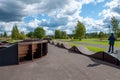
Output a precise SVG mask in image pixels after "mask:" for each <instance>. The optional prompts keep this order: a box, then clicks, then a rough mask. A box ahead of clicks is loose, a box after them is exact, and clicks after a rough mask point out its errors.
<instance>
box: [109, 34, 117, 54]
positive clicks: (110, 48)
mask: <svg viewBox="0 0 120 80" xmlns="http://www.w3.org/2000/svg"><path fill="white" fill-rule="evenodd" d="M108 40H109V50H108V52H111V53H114V43H115V40H116V38H115V36H114V34H113V33H111V35H110V36H109V38H108Z"/></svg>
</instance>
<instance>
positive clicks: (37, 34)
mask: <svg viewBox="0 0 120 80" xmlns="http://www.w3.org/2000/svg"><path fill="white" fill-rule="evenodd" d="M34 37H35V38H40V39H41V38H44V37H45V30H44V29H43V28H42V27H37V28H36V29H35V30H34Z"/></svg>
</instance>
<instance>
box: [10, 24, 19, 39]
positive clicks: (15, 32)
mask: <svg viewBox="0 0 120 80" xmlns="http://www.w3.org/2000/svg"><path fill="white" fill-rule="evenodd" d="M11 37H12V39H19V30H18V28H17V25H15V26H13V29H12V34H11Z"/></svg>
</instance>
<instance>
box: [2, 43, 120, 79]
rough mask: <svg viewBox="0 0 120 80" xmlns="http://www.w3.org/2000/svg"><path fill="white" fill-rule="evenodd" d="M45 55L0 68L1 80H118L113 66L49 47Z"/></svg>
mask: <svg viewBox="0 0 120 80" xmlns="http://www.w3.org/2000/svg"><path fill="white" fill-rule="evenodd" d="M48 49H49V50H48V55H47V56H45V57H43V58H41V59H38V60H35V61H33V62H28V63H24V64H20V65H12V66H4V67H0V80H120V69H118V68H116V66H114V65H112V64H109V63H106V62H103V61H99V60H96V59H93V58H89V57H86V56H83V55H80V54H75V53H73V52H69V51H68V50H65V49H61V48H58V47H55V46H54V45H48Z"/></svg>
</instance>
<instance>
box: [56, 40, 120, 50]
mask: <svg viewBox="0 0 120 80" xmlns="http://www.w3.org/2000/svg"><path fill="white" fill-rule="evenodd" d="M58 41H59V40H58ZM60 41H61V42H67V43H71V44H80V45H84V46H94V47H99V48H105V49H106V50H108V48H109V45H108V46H106V45H100V44H92V43H85V42H70V41H69V42H68V41H66V40H60ZM119 49H120V47H114V51H116V50H119Z"/></svg>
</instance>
